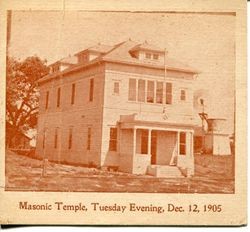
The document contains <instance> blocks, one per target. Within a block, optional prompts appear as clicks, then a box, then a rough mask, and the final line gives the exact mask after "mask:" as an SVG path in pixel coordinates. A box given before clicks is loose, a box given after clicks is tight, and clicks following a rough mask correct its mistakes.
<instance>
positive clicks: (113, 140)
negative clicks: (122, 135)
mask: <svg viewBox="0 0 250 232" xmlns="http://www.w3.org/2000/svg"><path fill="white" fill-rule="evenodd" d="M109 151H117V128H114V127H112V128H110V133H109Z"/></svg>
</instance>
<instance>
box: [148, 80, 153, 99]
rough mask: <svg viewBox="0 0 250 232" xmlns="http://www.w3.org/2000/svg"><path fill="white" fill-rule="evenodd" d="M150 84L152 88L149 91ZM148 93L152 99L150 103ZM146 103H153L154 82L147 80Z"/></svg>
mask: <svg viewBox="0 0 250 232" xmlns="http://www.w3.org/2000/svg"><path fill="white" fill-rule="evenodd" d="M150 83H152V84H153V85H152V86H151V87H152V90H149V88H150V85H149V84H150ZM150 93H151V94H152V96H153V98H152V102H151V101H150V99H149V97H151V96H150ZM147 103H155V81H152V80H148V81H147Z"/></svg>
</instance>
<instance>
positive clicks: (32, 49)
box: [9, 11, 235, 133]
mask: <svg viewBox="0 0 250 232" xmlns="http://www.w3.org/2000/svg"><path fill="white" fill-rule="evenodd" d="M129 38H130V39H132V40H134V41H138V43H142V42H144V41H145V40H146V41H147V42H148V43H151V44H153V45H155V46H158V47H161V48H163V49H166V50H167V51H168V56H169V57H171V58H174V59H176V60H178V61H180V62H183V63H186V64H188V65H190V66H191V67H193V68H195V69H197V70H199V71H200V74H199V75H198V77H197V79H196V81H195V86H194V88H195V90H200V89H202V90H203V92H205V93H206V96H204V99H205V110H206V111H207V112H208V114H209V117H220V118H225V119H227V130H228V133H232V132H233V118H234V86H235V84H234V82H235V16H233V15H228V14H197V13H196V14H194V13H135V12H134V13H133V12H86V11H65V12H63V11H14V12H13V13H12V25H11V40H10V47H9V53H10V55H11V56H14V57H16V58H20V59H24V58H25V57H28V56H32V55H37V56H39V57H41V58H43V59H47V61H48V63H52V62H55V61H57V60H59V59H61V58H63V57H65V56H68V55H69V54H71V55H73V54H74V53H76V52H79V51H81V50H83V49H85V48H88V47H90V46H93V45H95V44H97V43H102V44H107V45H114V44H117V43H120V42H123V41H125V40H128V39H129Z"/></svg>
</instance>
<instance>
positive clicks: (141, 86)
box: [138, 80, 145, 102]
mask: <svg viewBox="0 0 250 232" xmlns="http://www.w3.org/2000/svg"><path fill="white" fill-rule="evenodd" d="M138 101H139V102H145V80H138Z"/></svg>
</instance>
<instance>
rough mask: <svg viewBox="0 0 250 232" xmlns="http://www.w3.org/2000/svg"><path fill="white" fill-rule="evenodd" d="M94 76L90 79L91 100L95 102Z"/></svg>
mask: <svg viewBox="0 0 250 232" xmlns="http://www.w3.org/2000/svg"><path fill="white" fill-rule="evenodd" d="M94 86H95V84H94V78H90V79H89V101H90V102H93V100H94Z"/></svg>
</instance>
